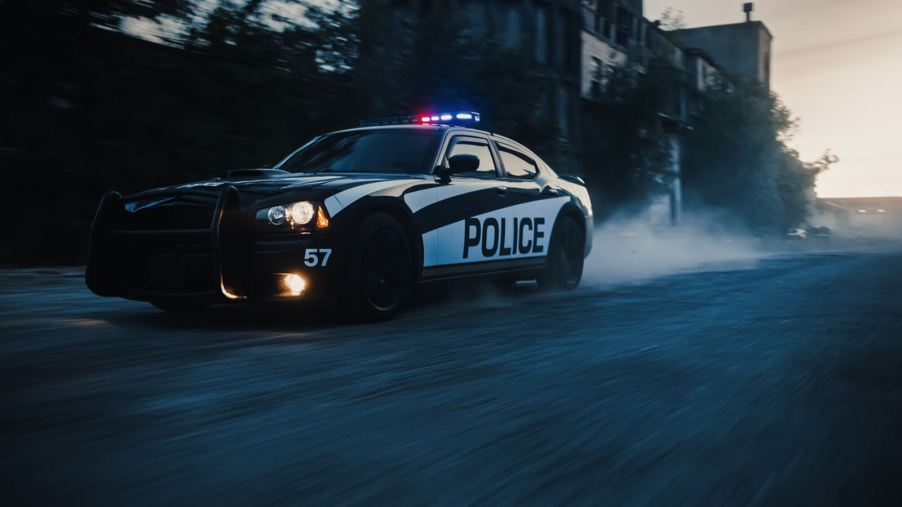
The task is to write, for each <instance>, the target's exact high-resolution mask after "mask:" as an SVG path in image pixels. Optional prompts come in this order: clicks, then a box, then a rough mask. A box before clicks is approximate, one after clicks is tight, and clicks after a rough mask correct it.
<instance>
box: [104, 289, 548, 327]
mask: <svg viewBox="0 0 902 507" xmlns="http://www.w3.org/2000/svg"><path fill="white" fill-rule="evenodd" d="M537 293H539V290H538V288H537V287H536V285H535V284H532V283H518V284H511V285H507V286H499V285H497V284H494V283H490V282H486V283H473V282H469V283H464V282H442V283H432V284H428V285H426V286H423V287H418V288H417V290H416V291H415V292H414V294H413V296H412V297H411V300H410V302H409V304H408V306H407V307H406V308H405V309H404V310H403V311H402V312H401V313H400V314H399V315H398V316H396V317H395V318H394V319H390V320H388V321H385V322H358V321H355V320H353V319H352V318H351V316H350V315H349V314H348V312H347V310H346V308H344V307H342V306H340V305H337V306H333V307H310V306H305V305H302V304H298V305H293V304H278V305H271V306H266V305H252V304H249V305H244V304H235V305H219V306H213V307H210V308H207V309H204V310H201V311H197V312H194V313H169V312H165V311H163V310H159V309H157V308H154V307H153V306H151V305H149V304H148V305H146V306H145V307H143V308H140V307H134V306H133V307H131V308H130V309H129V310H127V311H121V310H120V311H117V312H111V313H106V312H104V313H103V314H97V315H95V316H96V317H98V318H103V319H105V320H107V321H110V322H113V323H116V324H119V325H122V326H126V327H128V326H140V327H144V328H151V329H157V330H204V331H262V330H265V331H284V332H291V331H318V330H324V329H335V328H351V327H355V326H370V327H376V328H378V327H382V326H386V327H388V326H398V325H405V324H411V325H415V322H416V321H417V320H419V319H436V318H439V319H441V318H447V317H450V316H452V315H454V314H456V313H458V312H462V311H467V310H468V309H469V310H473V309H474V308H476V309H480V308H482V309H484V308H485V307H486V306H499V305H500V306H516V305H519V304H524V302H525V301H528V300H529V299H530V298H532V297H534V296H535V295H536V294H537Z"/></svg>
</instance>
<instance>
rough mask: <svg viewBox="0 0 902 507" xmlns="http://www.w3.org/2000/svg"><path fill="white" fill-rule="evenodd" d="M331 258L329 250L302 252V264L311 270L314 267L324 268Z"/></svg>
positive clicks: (320, 249)
mask: <svg viewBox="0 0 902 507" xmlns="http://www.w3.org/2000/svg"><path fill="white" fill-rule="evenodd" d="M331 256H332V249H331V248H318V249H317V248H308V249H306V250H304V264H305V265H306V266H308V267H311V268H315V267H316V266H323V267H326V266H327V265H328V264H329V257H331Z"/></svg>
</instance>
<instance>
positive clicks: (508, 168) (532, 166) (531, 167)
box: [498, 146, 539, 180]
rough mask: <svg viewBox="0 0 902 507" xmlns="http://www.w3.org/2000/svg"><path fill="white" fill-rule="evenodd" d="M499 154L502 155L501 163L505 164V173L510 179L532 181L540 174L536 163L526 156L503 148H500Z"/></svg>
mask: <svg viewBox="0 0 902 507" xmlns="http://www.w3.org/2000/svg"><path fill="white" fill-rule="evenodd" d="M498 153H500V154H501V163H502V164H504V172H505V173H507V177H508V178H517V179H521V180H531V179H533V178H534V177H535V176H536V174H538V172H539V169H538V167H536V163H535V162H533V161H532V159H531V158H529V157H527V156H526V155H523V154H521V153H518V152H516V151H513V150H511V149H508V148H505V147H503V146H499V148H498Z"/></svg>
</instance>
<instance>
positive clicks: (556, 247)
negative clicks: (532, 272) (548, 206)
mask: <svg viewBox="0 0 902 507" xmlns="http://www.w3.org/2000/svg"><path fill="white" fill-rule="evenodd" d="M584 247H585V235H584V234H583V231H582V229H581V228H580V226H579V224H578V223H577V222H576V220H575V219H574V218H573V217H571V216H564V217H562V218H561V219H560V220H558V223H557V225H556V226H555V228H554V232H553V234H552V236H551V245H550V246H549V248H548V271H547V272H546V273H545V275H543V276H542V277H540V278H539V280H538V281H539V284H540V285H541V286H542V287H545V288H549V289H556V290H573V289H575V288H576V287H577V286H578V285H579V281H580V280H581V279H582V276H583V262H584V260H585V259H584V257H583V251H584Z"/></svg>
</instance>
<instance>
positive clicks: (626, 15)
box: [616, 7, 635, 46]
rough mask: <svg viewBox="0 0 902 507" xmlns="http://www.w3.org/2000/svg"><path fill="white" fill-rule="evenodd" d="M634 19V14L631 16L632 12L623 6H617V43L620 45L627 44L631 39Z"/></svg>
mask: <svg viewBox="0 0 902 507" xmlns="http://www.w3.org/2000/svg"><path fill="white" fill-rule="evenodd" d="M634 20H635V16H633V13H632V12H630V11H628V10H626V9H624V8H623V7H618V8H617V40H616V42H617V44H620V45H621V46H628V45H629V43H630V41H631V40H632V39H633V26H634V24H635V23H634Z"/></svg>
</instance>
